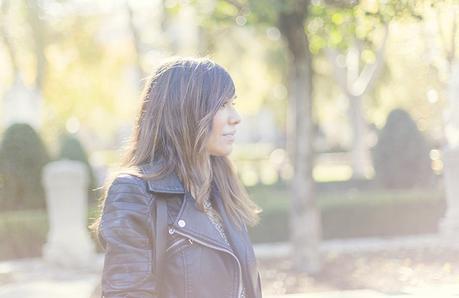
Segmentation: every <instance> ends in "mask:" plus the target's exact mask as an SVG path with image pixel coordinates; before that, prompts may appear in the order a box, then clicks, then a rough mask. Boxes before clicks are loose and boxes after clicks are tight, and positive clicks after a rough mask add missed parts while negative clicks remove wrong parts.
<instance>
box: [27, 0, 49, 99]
mask: <svg viewBox="0 0 459 298" xmlns="http://www.w3.org/2000/svg"><path fill="white" fill-rule="evenodd" d="M26 4H27V12H28V15H27V16H28V22H29V25H30V27H31V29H32V33H33V34H32V38H33V40H34V46H35V49H34V50H35V57H36V76H35V88H37V90H39V92H40V93H41V92H42V91H43V83H44V81H45V75H46V68H47V60H46V56H45V46H46V41H45V38H46V36H45V32H46V31H45V30H46V28H45V23H44V21H43V20H42V19H41V18H40V14H41V13H42V12H41V7H40V5H39V3H38V2H37V0H27V1H26Z"/></svg>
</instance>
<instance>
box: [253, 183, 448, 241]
mask: <svg viewBox="0 0 459 298" xmlns="http://www.w3.org/2000/svg"><path fill="white" fill-rule="evenodd" d="M249 193H250V194H251V197H252V198H253V199H254V200H255V201H256V202H257V203H258V204H259V206H261V207H262V209H263V213H262V214H261V222H260V223H259V224H258V225H257V226H255V227H252V228H250V229H249V232H250V236H251V239H252V241H253V242H254V243H263V242H281V241H288V239H289V208H290V204H289V201H288V194H287V191H286V189H285V188H278V187H275V188H271V187H256V188H252V189H249ZM318 206H319V208H320V210H321V222H322V237H323V239H337V238H362V237H378V236H379V237H384V236H403V235H413V234H424V233H435V232H437V228H438V227H437V226H438V222H439V220H440V219H441V218H442V216H443V214H444V213H445V208H446V203H445V200H444V197H443V194H442V193H441V192H434V191H432V192H427V191H413V190H411V191H408V190H407V191H391V192H389V191H365V192H357V191H352V190H351V191H347V192H340V193H332V194H319V195H318Z"/></svg>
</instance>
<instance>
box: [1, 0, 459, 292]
mask: <svg viewBox="0 0 459 298" xmlns="http://www.w3.org/2000/svg"><path fill="white" fill-rule="evenodd" d="M0 4H1V14H0V30H1V31H0V35H1V37H2V39H1V42H0V65H1V66H2V67H1V72H0V98H1V101H0V115H1V117H0V260H1V261H4V262H5V264H9V265H8V266H6V267H3V268H7V269H4V270H3V271H2V270H0V288H1V287H2V286H5V287H7V288H6V289H7V291H13V290H14V289H13V290H11V289H12V288H13V287H14V286H15V285H18V284H21V283H22V284H26V283H27V280H21V279H20V278H19V279H18V278H17V272H15V270H16V271H20V269H14V268H18V267H15V265H11V264H14V262H15V261H16V260H18V262H20V261H19V260H31V261H30V262H36V261H37V260H38V259H41V256H42V255H43V246H44V245H45V243H46V242H47V237H48V236H47V235H48V232H49V231H50V219H49V215H48V212H47V209H49V207H48V208H47V202H46V190H45V187H44V183H43V179H44V178H43V175H42V170H43V169H44V167H45V166H46V165H47V164H50V163H53V162H56V161H62V160H65V159H71V160H79V161H81V162H83V164H84V165H85V169H86V173H87V175H88V177H89V183H88V185H87V200H88V211H87V216H86V218H87V220H86V225H89V224H90V223H91V222H92V221H93V220H94V218H96V217H97V214H98V207H97V198H98V196H100V190H99V187H100V186H102V184H103V182H104V180H105V178H106V177H107V174H108V173H109V172H110V170H112V169H115V168H116V166H117V164H118V162H119V160H120V157H121V155H122V152H123V151H122V149H123V146H124V145H125V143H126V140H127V138H128V137H129V134H130V132H131V130H132V125H133V124H134V118H135V114H136V111H137V107H138V104H139V99H140V94H141V91H142V88H143V85H144V83H145V81H146V78H147V77H148V76H149V74H151V72H152V71H153V70H154V69H155V67H156V66H157V65H158V64H159V63H161V62H162V61H163V60H164V59H166V58H168V57H171V56H194V57H196V56H199V57H202V56H207V57H210V58H211V59H213V60H215V61H216V62H217V63H219V64H221V65H222V66H223V67H225V68H226V69H227V70H228V72H229V73H230V74H231V75H232V77H233V79H234V81H235V84H236V93H237V96H238V98H237V100H236V109H237V110H238V111H239V112H240V114H241V116H242V122H241V124H240V125H239V126H238V132H237V135H236V142H235V145H234V151H233V152H232V154H231V156H230V158H231V159H232V161H233V162H234V164H235V167H236V169H237V172H238V175H239V177H240V178H241V180H242V182H243V183H244V184H245V185H246V187H247V189H248V192H249V194H250V196H251V198H252V199H253V200H255V201H256V202H257V203H258V205H259V206H260V207H261V208H262V209H263V213H262V214H261V222H260V224H259V225H258V226H256V227H254V228H251V229H250V235H251V238H252V241H253V242H254V244H255V246H256V251H257V252H258V254H259V255H260V256H262V257H260V259H261V261H260V268H261V273H262V278H263V281H264V282H263V286H264V290H265V293H267V294H273V295H277V294H286V293H299V292H316V291H331V290H352V289H373V290H376V291H382V292H384V291H386V292H391V291H392V292H394V291H401V289H405V288H406V287H410V286H420V285H430V284H434V285H436V284H439V285H440V284H441V285H443V284H449V283H457V282H458V281H459V271H458V269H457V265H458V263H459V258H458V257H457V241H455V239H458V238H457V237H458V236H459V235H458V233H459V224H458V217H457V215H459V207H458V204H459V202H455V200H456V201H457V198H458V197H457V196H456V195H457V194H458V190H457V189H456V188H455V186H454V181H455V178H457V177H459V176H458V175H459V168H458V167H459V165H458V164H457V161H456V160H457V158H459V155H458V153H457V151H456V149H457V146H458V144H459V122H458V121H459V82H458V81H459V72H458V66H457V49H456V47H457V38H458V37H457V35H458V31H459V30H458V29H457V10H458V5H457V4H456V2H455V1H421V0H420V1H408V0H403V1H391V0H387V1H377V0H362V1H352V0H349V1H347V0H346V1H336V0H327V1H324V0H314V1H303V0H298V1H274V0H272V1H257V0H226V1H223V0H194V1H193V0H188V1H187V0H155V1H142V0H138V1H127V0H125V1H101V0H100V1H84V0H60V1H51V0H21V1H6V0H2V1H0ZM456 156H458V157H456ZM456 180H457V179H456ZM448 181H450V182H448ZM451 181H452V182H451ZM85 199H86V196H85ZM48 211H49V210H48ZM93 242H94V245H95V249H96V250H97V252H99V253H100V252H101V248H100V247H99V246H98V245H97V242H96V241H95V240H94V239H93ZM69 245H72V244H69ZM45 259H46V258H45ZM48 262H51V263H52V260H48ZM21 264H22V265H21V266H23V265H24V263H21ZM64 267H65V266H64ZM1 268H2V267H1V266H0V269H1ZM11 268H13V269H11ZM43 268H45V267H43ZM43 270H46V269H43ZM62 270H64V269H62ZM65 270H68V269H65ZM96 272H97V270H96ZM8 287H9V288H8ZM1 293H2V292H1V290H0V294H1ZM0 297H2V296H0ZM5 297H7V296H5ZM24 297H25V296H24ZM31 297H32V296H31Z"/></svg>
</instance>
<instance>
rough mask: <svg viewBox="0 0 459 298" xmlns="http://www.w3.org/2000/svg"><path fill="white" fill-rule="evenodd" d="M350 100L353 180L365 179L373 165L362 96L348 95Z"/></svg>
mask: <svg viewBox="0 0 459 298" xmlns="http://www.w3.org/2000/svg"><path fill="white" fill-rule="evenodd" d="M347 97H348V100H349V111H348V112H349V120H350V123H351V127H352V148H351V165H352V176H353V178H364V177H366V175H367V173H368V169H367V168H368V167H369V166H370V165H371V159H370V155H369V149H368V147H369V146H368V144H367V142H366V138H365V137H366V135H367V127H366V123H367V122H366V120H365V118H364V113H363V107H362V96H359V95H350V94H348V95H347Z"/></svg>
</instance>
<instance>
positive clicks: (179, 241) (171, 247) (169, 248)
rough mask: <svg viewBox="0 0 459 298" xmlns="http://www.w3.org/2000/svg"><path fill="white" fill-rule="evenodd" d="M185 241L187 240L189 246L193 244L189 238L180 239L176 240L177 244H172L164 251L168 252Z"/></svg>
mask: <svg viewBox="0 0 459 298" xmlns="http://www.w3.org/2000/svg"><path fill="white" fill-rule="evenodd" d="M187 240H188V242H189V243H190V244H193V240H191V239H189V238H188V239H180V240H178V241H177V242H175V243H173V244H172V245H171V246H169V247H168V248H167V249H166V251H169V250H171V249H173V248H174V247H176V246H177V245H179V244H180V243H182V242H184V241H187Z"/></svg>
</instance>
